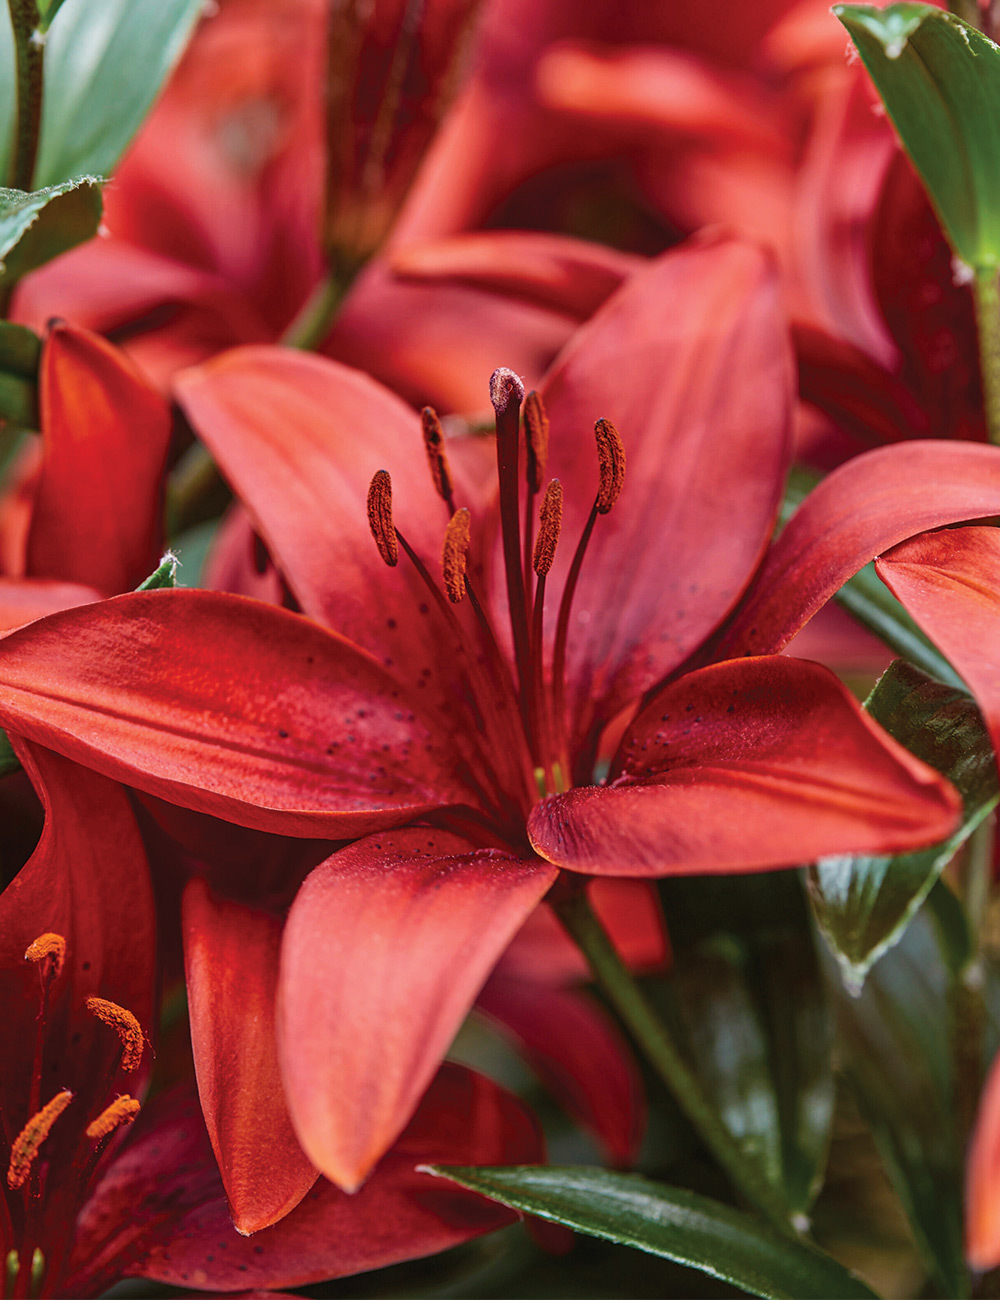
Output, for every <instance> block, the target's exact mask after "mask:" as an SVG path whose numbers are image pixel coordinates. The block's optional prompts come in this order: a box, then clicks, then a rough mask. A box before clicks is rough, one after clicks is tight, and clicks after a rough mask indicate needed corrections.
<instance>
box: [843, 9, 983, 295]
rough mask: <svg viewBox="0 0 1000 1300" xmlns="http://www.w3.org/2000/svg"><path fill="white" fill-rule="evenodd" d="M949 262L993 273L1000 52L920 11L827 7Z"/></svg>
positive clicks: (953, 22)
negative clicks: (895, 140) (862, 71)
mask: <svg viewBox="0 0 1000 1300" xmlns="http://www.w3.org/2000/svg"><path fill="white" fill-rule="evenodd" d="M833 12H834V13H835V14H836V16H837V17H838V18H839V19H840V21H841V22H842V23H843V24H844V26H845V27H846V28H847V31H848V33H849V34H850V37H851V40H852V41H853V42H854V44H855V45H856V46H857V49H858V52H859V54H860V55H861V58H862V59H863V60H864V63H865V67H866V68H867V69H868V71H869V73H870V74H871V78H872V80H873V81H874V83H875V86H876V88H877V89H878V92H879V94H880V95H881V97H882V100H883V102H884V104H885V106H886V110H887V111H888V114H889V116H890V118H891V119H892V122H893V125H894V126H895V128H896V130H897V131H898V132H899V136H900V139H901V140H902V142H903V146H904V148H905V149H906V152H907V153H908V154H909V155H910V157H911V159H912V160H913V163H914V165H915V166H916V168H917V171H918V172H919V173H920V175H921V177H922V179H923V182H924V185H925V186H926V188H927V192H928V195H929V196H930V199H931V202H932V203H933V205H934V207H935V209H936V211H937V214H938V216H939V218H940V220H941V224H942V226H943V227H944V229H945V232H946V233H947V235H948V238H949V240H950V241H951V244H952V247H953V248H954V250H955V252H956V253H957V254H958V256H959V257H960V258H961V259H962V260H963V261H964V262H966V263H967V264H968V265H969V266H971V267H974V268H975V269H976V270H989V269H991V268H993V269H995V268H997V267H998V266H1000V169H998V168H997V165H996V160H997V158H998V157H1000V48H998V47H997V46H996V45H994V44H993V42H992V41H990V40H988V39H987V38H986V37H985V36H984V35H983V34H982V33H981V32H979V31H977V30H976V28H974V27H970V26H969V25H968V24H967V23H964V22H963V21H962V20H961V19H960V18H957V17H955V16H954V15H953V14H949V13H946V12H943V11H942V10H940V9H937V8H935V7H933V6H931V5H926V4H891V5H887V6H886V8H884V9H877V8H875V7H874V6H872V5H835V6H834V10H833Z"/></svg>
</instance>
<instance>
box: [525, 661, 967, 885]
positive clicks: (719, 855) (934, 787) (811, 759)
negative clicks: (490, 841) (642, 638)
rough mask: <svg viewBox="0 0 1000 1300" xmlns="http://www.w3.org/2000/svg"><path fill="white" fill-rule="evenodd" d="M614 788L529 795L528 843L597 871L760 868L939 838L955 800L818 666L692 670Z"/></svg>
mask: <svg viewBox="0 0 1000 1300" xmlns="http://www.w3.org/2000/svg"><path fill="white" fill-rule="evenodd" d="M621 754H622V755H623V757H622V758H620V759H619V760H617V761H616V762H615V763H614V764H612V768H611V771H612V773H614V772H620V773H621V775H620V776H618V778H617V780H615V781H614V782H613V784H611V785H609V786H603V787H599V788H589V789H578V790H571V791H570V792H569V793H568V794H564V795H555V796H553V797H551V798H549V799H546V800H544V801H543V802H542V803H540V804H537V805H536V806H535V808H534V810H533V811H532V814H531V817H530V819H529V821H528V831H529V834H530V837H531V842H532V844H533V845H534V847H535V848H536V850H537V851H538V852H539V853H541V854H542V855H543V856H544V857H546V858H548V859H549V861H551V862H556V863H558V864H559V865H560V866H563V867H569V868H570V869H572V870H574V871H587V872H592V873H593V874H595V875H611V876H614V875H623V876H630V875H631V876H665V875H674V874H677V875H683V874H690V875H699V874H709V873H712V872H735V871H761V870H765V869H767V868H769V867H780V866H792V865H795V864H798V863H801V862H806V861H810V860H811V859H814V858H817V857H821V856H823V855H825V854H832V853H895V852H898V851H900V850H903V849H913V848H919V847H921V846H922V845H925V844H932V843H935V842H937V841H939V840H942V839H944V838H945V836H946V835H948V834H950V832H951V831H952V830H953V829H954V827H955V824H956V822H957V819H958V815H959V812H960V810H961V803H960V801H959V799H958V796H957V795H956V793H955V791H954V790H953V789H952V788H951V786H950V785H949V784H948V783H947V782H946V781H944V780H943V779H942V778H941V777H940V776H939V775H938V774H937V773H936V772H934V771H933V770H932V769H931V768H929V767H927V766H925V765H924V764H923V763H921V762H919V761H918V760H917V759H915V758H913V756H912V755H911V754H909V753H908V752H907V751H906V750H905V749H903V748H902V747H901V746H900V745H897V744H896V742H895V741H893V740H892V739H891V738H890V737H889V736H887V735H886V734H885V733H884V732H883V731H881V729H880V728H879V727H878V726H876V724H875V723H874V722H872V720H871V719H870V718H869V717H868V716H867V715H866V714H865V713H863V712H862V711H861V708H860V707H859V705H858V704H857V703H856V702H855V700H854V699H853V698H852V697H851V695H850V694H849V693H848V691H847V690H846V689H845V687H843V686H842V685H841V684H840V682H838V681H837V679H836V678H835V677H834V676H833V674H832V673H830V672H828V671H827V670H826V669H825V668H821V667H820V666H819V665H818V664H810V663H804V662H801V661H799V660H794V659H784V658H781V657H778V656H775V657H772V658H767V659H740V660H735V661H731V662H728V663H722V664H715V665H713V666H712V667H710V668H703V669H701V670H700V671H698V672H694V673H688V674H687V675H686V676H684V677H681V678H680V679H678V680H677V681H676V682H674V683H673V684H672V685H670V686H668V687H666V688H665V689H664V690H662V691H660V692H659V693H658V694H657V695H656V697H655V698H654V700H653V701H652V703H651V704H650V705H649V706H648V707H647V708H646V709H645V710H644V711H643V713H642V714H641V715H640V716H639V718H638V719H637V720H636V722H635V724H634V725H633V726H632V727H631V728H630V730H629V732H628V733H627V734H626V737H625V740H624V742H623V745H622V750H621Z"/></svg>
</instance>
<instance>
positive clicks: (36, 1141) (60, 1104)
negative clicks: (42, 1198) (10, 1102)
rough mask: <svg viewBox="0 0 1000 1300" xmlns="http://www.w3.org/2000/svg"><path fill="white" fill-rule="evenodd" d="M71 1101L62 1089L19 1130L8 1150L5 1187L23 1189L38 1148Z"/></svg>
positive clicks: (69, 1093)
mask: <svg viewBox="0 0 1000 1300" xmlns="http://www.w3.org/2000/svg"><path fill="white" fill-rule="evenodd" d="M72 1100H73V1094H72V1093H71V1092H70V1091H69V1089H67V1088H64V1089H63V1091H62V1092H57V1093H56V1095H55V1096H54V1097H53V1098H52V1100H51V1101H50V1102H49V1103H48V1104H47V1105H45V1106H43V1107H42V1109H41V1110H40V1111H39V1112H38V1114H37V1115H32V1117H31V1119H29V1120H28V1122H27V1124H25V1126H24V1128H23V1129H21V1131H20V1133H18V1135H17V1137H16V1138H15V1139H14V1142H13V1144H12V1146H11V1149H10V1164H9V1165H8V1167H7V1186H8V1187H9V1188H11V1190H12V1191H13V1190H16V1189H17V1188H18V1187H23V1186H24V1184H25V1183H26V1182H27V1180H28V1174H29V1173H30V1172H31V1165H32V1162H33V1161H34V1159H35V1156H37V1155H38V1148H39V1147H40V1146H41V1145H42V1143H43V1142H44V1141H45V1139H46V1138H47V1137H48V1136H49V1133H50V1132H51V1131H52V1125H53V1124H54V1123H55V1122H56V1120H57V1119H58V1118H59V1116H60V1115H61V1114H62V1113H63V1111H64V1110H65V1109H66V1107H67V1106H68V1105H69V1104H70V1102H71V1101H72Z"/></svg>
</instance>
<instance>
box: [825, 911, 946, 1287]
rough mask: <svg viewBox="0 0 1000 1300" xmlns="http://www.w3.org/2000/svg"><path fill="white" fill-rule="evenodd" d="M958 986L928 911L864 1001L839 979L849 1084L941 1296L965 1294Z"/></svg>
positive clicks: (836, 988) (869, 983) (836, 989)
mask: <svg viewBox="0 0 1000 1300" xmlns="http://www.w3.org/2000/svg"><path fill="white" fill-rule="evenodd" d="M952 987H953V986H952V979H951V972H950V970H949V967H948V963H947V962H946V960H945V959H944V958H943V956H942V953H941V950H940V946H939V944H938V941H937V934H936V930H935V926H934V924H933V922H932V920H931V919H930V917H929V916H928V915H927V914H926V912H925V911H921V912H920V913H918V915H917V916H916V917H914V919H913V922H912V924H911V925H909V926H908V927H907V929H906V932H905V934H904V935H903V938H902V939H901V941H900V942H899V943H898V944H897V945H896V946H895V947H894V948H893V949H892V950H891V951H890V952H888V953H887V954H886V955H885V957H883V959H882V960H881V961H880V962H879V963H878V965H877V966H875V967H874V968H873V969H872V971H871V973H870V974H869V976H868V978H867V980H866V981H865V985H864V989H863V990H862V992H861V993H860V995H858V996H856V997H854V996H851V994H849V993H848V992H847V991H846V990H844V989H843V988H842V987H841V986H840V982H839V980H837V979H833V980H831V994H832V997H833V999H834V1004H835V1007H836V1011H837V1027H838V1047H839V1054H840V1057H841V1061H842V1065H843V1070H844V1074H845V1077H846V1079H847V1081H848V1083H849V1085H850V1087H851V1089H852V1091H853V1092H854V1094H855V1097H856V1098H857V1101H858V1105H859V1107H860V1109H861V1112H862V1114H863V1115H864V1117H865V1119H866V1120H867V1121H868V1124H869V1126H870V1127H871V1130H872V1133H873V1134H874V1137H875V1140H876V1143H877V1145H878V1148H879V1151H880V1153H881V1155H882V1159H883V1162H884V1163H885V1166H886V1169H887V1171H888V1173H889V1176H890V1178H891V1179H892V1183H893V1186H894V1187H895V1189H896V1192H897V1194H898V1196H899V1198H900V1200H901V1201H902V1203H903V1208H904V1209H905V1211H906V1214H907V1217H908V1218H909V1220H910V1223H911V1225H912V1227H913V1230H914V1234H915V1236H916V1238H917V1242H918V1244H919V1246H920V1247H921V1250H922V1252H923V1254H924V1256H925V1258H926V1260H927V1263H928V1265H929V1267H930V1268H931V1269H932V1271H933V1272H934V1275H935V1277H936V1279H937V1283H938V1286H939V1288H940V1292H941V1294H942V1295H946V1296H967V1295H968V1294H969V1279H968V1274H967V1272H966V1268H965V1259H964V1255H963V1248H962V1181H963V1159H962V1143H961V1142H960V1141H959V1139H958V1136H957V1132H956V1122H955V1100H956V1099H955V1089H954V1080H953V1069H952V1064H951V1061H952V1040H953V1035H954V1018H953V1009H952Z"/></svg>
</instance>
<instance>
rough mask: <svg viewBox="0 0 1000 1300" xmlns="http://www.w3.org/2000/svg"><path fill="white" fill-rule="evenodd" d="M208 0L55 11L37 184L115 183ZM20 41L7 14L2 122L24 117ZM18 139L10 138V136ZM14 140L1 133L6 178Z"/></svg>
mask: <svg viewBox="0 0 1000 1300" xmlns="http://www.w3.org/2000/svg"><path fill="white" fill-rule="evenodd" d="M202 9H203V3H202V0H65V2H64V3H63V2H62V0H60V2H59V3H50V4H49V5H48V7H47V12H45V13H44V14H43V19H42V24H41V26H42V28H43V29H44V28H45V27H46V26H47V25H48V23H50V22H51V24H52V26H51V30H50V31H49V32H48V35H47V37H46V46H45V93H44V99H43V101H42V128H41V141H40V145H39V150H38V161H37V165H36V168H35V177H34V183H35V185H36V187H37V188H39V189H41V188H44V187H46V186H50V185H57V184H59V183H60V182H62V181H66V180H69V179H70V177H73V176H82V175H85V174H87V173H92V174H95V175H101V176H107V175H110V173H111V172H112V171H113V170H114V167H115V165H116V164H117V162H118V160H119V158H120V157H121V156H122V154H123V153H124V152H125V149H126V148H127V146H128V144H129V143H130V141H131V140H132V137H133V136H134V135H135V133H136V131H138V129H139V127H140V126H141V125H142V123H143V121H144V120H145V117H146V114H147V113H148V112H149V110H150V108H151V107H152V105H153V101H154V100H155V99H156V96H157V95H158V94H159V92H160V88H161V87H162V85H163V83H164V82H165V81H166V79H167V76H168V75H169V73H170V71H171V69H172V68H173V67H174V65H175V64H176V62H177V60H178V59H179V58H180V56H181V53H182V52H183V49H184V46H185V44H186V42H187V39H188V37H189V36H190V34H191V31H192V30H193V28H194V24H195V23H196V21H197V20H198V17H199V15H200V14H201V12H202ZM13 48H14V47H13V36H12V34H11V27H10V16H9V13H8V11H7V6H6V4H4V5H2V6H0V68H6V69H8V72H7V74H6V76H4V75H2V74H0V122H7V123H9V122H12V121H13V115H14V88H13V66H14V53H13ZM6 134H7V135H9V129H8V131H7V133H6ZM9 149H10V140H9V139H8V138H5V137H4V133H2V132H0V177H4V176H6V175H7V164H8V157H9Z"/></svg>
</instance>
